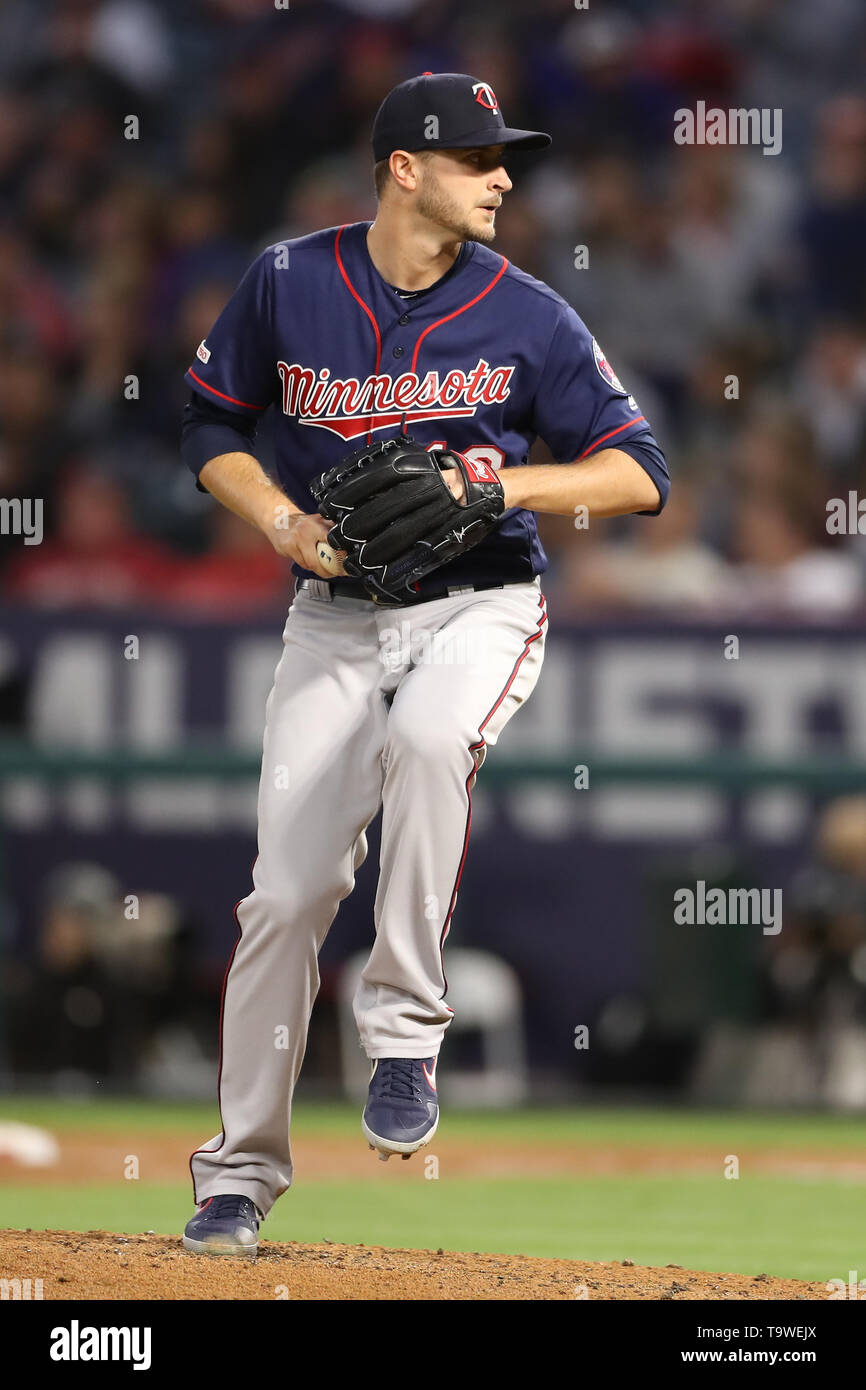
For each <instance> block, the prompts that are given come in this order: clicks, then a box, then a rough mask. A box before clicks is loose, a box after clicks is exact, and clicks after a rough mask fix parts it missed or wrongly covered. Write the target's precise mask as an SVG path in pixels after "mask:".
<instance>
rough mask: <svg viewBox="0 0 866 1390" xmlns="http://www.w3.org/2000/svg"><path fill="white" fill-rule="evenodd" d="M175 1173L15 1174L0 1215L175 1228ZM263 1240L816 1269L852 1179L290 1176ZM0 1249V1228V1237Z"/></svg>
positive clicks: (182, 1210)
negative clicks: (49, 1177) (52, 1177)
mask: <svg viewBox="0 0 866 1390" xmlns="http://www.w3.org/2000/svg"><path fill="white" fill-rule="evenodd" d="M189 1215H190V1193H189V1188H188V1186H187V1185H186V1184H180V1183H177V1184H167V1185H162V1186H157V1185H145V1184H139V1183H131V1182H130V1183H115V1184H111V1185H109V1186H105V1187H90V1188H88V1187H69V1186H57V1187H51V1188H45V1187H42V1186H35V1185H31V1186H28V1185H27V1184H25V1183H20V1184H15V1185H14V1186H13V1187H7V1188H5V1189H4V1190H3V1191H2V1192H0V1227H11V1228H15V1229H21V1228H23V1227H26V1226H31V1227H32V1228H34V1229H63V1230H80V1231H86V1230H96V1229H102V1230H111V1231H117V1232H119V1233H120V1232H137V1231H145V1230H154V1231H158V1232H165V1233H171V1232H180V1230H181V1229H182V1227H183V1224H184V1222H185V1221H186V1220H187V1218H188V1217H189ZM263 1234H264V1235H265V1236H266V1237H267V1238H268V1239H269V1240H299V1241H321V1240H323V1239H328V1240H334V1241H340V1242H348V1243H350V1244H364V1245H385V1246H403V1247H407V1248H410V1249H412V1248H414V1249H434V1250H435V1249H437V1248H438V1247H440V1246H441V1247H442V1248H444V1249H446V1250H478V1251H498V1252H502V1253H505V1254H509V1253H513V1254H528V1255H549V1256H561V1257H563V1258H567V1259H582V1260H622V1259H626V1258H628V1259H630V1260H634V1261H635V1263H637V1264H648V1265H666V1264H669V1263H675V1264H680V1265H683V1266H684V1267H685V1268H687V1269H709V1270H719V1271H722V1272H724V1271H728V1272H738V1273H743V1274H760V1273H766V1274H775V1275H783V1276H784V1275H787V1276H790V1277H797V1278H803V1279H819V1280H821V1281H822V1282H826V1280H828V1279H831V1278H835V1277H840V1278H847V1274H848V1270H849V1269H858V1270H860V1271H861V1272H863V1273H866V1191H864V1189H863V1188H862V1187H856V1186H853V1185H846V1184H842V1183H827V1182H814V1183H810V1182H802V1181H788V1180H785V1181H780V1180H775V1179H769V1178H764V1177H762V1178H753V1179H749V1180H745V1179H742V1178H741V1179H740V1180H739V1181H726V1180H725V1179H724V1178H721V1177H720V1178H718V1179H711V1178H677V1179H671V1178H647V1177H638V1178H636V1177H629V1178H591V1179H587V1180H585V1181H582V1180H574V1179H564V1178H556V1179H544V1180H542V1181H533V1182H529V1181H521V1180H519V1179H511V1178H509V1179H500V1180H496V1181H489V1180H479V1179H475V1178H455V1179H452V1180H445V1179H444V1178H440V1179H439V1180H438V1181H426V1180H425V1179H424V1178H423V1176H421V1173H420V1170H419V1178H418V1182H417V1183H413V1184H409V1183H405V1182H401V1183H399V1184H397V1183H395V1184H394V1185H393V1186H389V1185H388V1184H387V1183H381V1184H380V1183H360V1182H345V1183H343V1182H319V1183H316V1182H304V1183H303V1184H301V1185H299V1186H298V1187H297V1188H295V1189H294V1190H293V1191H292V1192H289V1193H287V1194H286V1195H285V1197H283V1198H282V1199H281V1200H280V1201H279V1202H278V1203H277V1205H276V1207H275V1208H274V1210H273V1212H272V1213H271V1215H270V1217H269V1218H268V1221H267V1224H266V1226H265V1228H264V1232H263ZM0 1249H2V1238H0Z"/></svg>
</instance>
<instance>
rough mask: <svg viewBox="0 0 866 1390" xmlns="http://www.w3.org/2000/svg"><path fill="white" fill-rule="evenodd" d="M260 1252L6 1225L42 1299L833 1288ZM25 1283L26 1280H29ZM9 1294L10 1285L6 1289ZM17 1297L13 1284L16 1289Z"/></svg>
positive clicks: (814, 1295) (374, 1251)
mask: <svg viewBox="0 0 866 1390" xmlns="http://www.w3.org/2000/svg"><path fill="white" fill-rule="evenodd" d="M259 1252H260V1253H259V1257H258V1259H257V1260H256V1261H255V1263H247V1262H245V1261H241V1260H228V1259H208V1258H202V1257H200V1256H196V1255H189V1254H187V1253H186V1251H185V1250H183V1248H182V1247H181V1244H180V1241H179V1239H178V1237H177V1236H159V1235H143V1236H140V1235H132V1236H116V1235H112V1234H111V1233H110V1232H107V1231H87V1232H86V1233H85V1234H79V1233H77V1232H74V1231H4V1232H2V1233H0V1271H2V1276H3V1278H4V1279H6V1280H14V1279H21V1280H30V1281H31V1285H30V1290H31V1294H30V1296H31V1297H32V1296H33V1289H34V1286H33V1284H32V1281H33V1279H34V1278H36V1277H37V1276H38V1277H39V1278H40V1279H41V1280H42V1297H43V1298H45V1299H49V1298H51V1299H55V1298H57V1299H101V1298H105V1299H285V1298H289V1299H302V1300H308V1299H328V1300H335V1299H338V1300H355V1299H361V1300H369V1299H399V1300H400V1301H405V1302H412V1301H415V1300H418V1299H471V1300H488V1299H575V1298H590V1299H592V1298H596V1299H599V1298H600V1299H649V1300H657V1299H664V1300H667V1299H678V1300H683V1301H687V1300H690V1299H697V1300H705V1301H706V1300H718V1299H736V1300H743V1299H748V1300H776V1299H790V1298H794V1299H822V1300H824V1299H826V1297H827V1291H826V1289H825V1288H824V1285H823V1284H818V1283H806V1282H804V1281H802V1280H799V1279H771V1278H769V1277H768V1276H766V1275H762V1274H759V1275H757V1276H750V1275H743V1274H707V1273H700V1272H696V1271H693V1270H686V1269H680V1268H679V1266H677V1265H668V1266H667V1268H666V1269H652V1268H649V1267H646V1266H641V1265H626V1264H622V1263H604V1264H601V1263H598V1264H590V1263H585V1262H583V1261H580V1260H541V1259H534V1258H530V1257H529V1256H525V1255H479V1254H460V1253H455V1252H453V1251H446V1250H436V1251H433V1250H386V1249H384V1248H383V1247H382V1246H378V1245H373V1246H365V1245H332V1244H328V1243H326V1244H322V1245H300V1244H297V1243H295V1242H290V1243H288V1244H277V1243H276V1242H272V1241H267V1240H266V1241H263V1242H262V1244H261V1245H260V1247H259ZM24 1289H25V1290H26V1286H24ZM7 1296H8V1295H7ZM13 1296H14V1295H13Z"/></svg>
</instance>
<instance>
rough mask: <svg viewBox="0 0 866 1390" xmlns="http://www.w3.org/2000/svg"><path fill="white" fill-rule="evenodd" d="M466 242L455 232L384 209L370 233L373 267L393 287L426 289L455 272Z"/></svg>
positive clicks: (369, 246)
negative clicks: (445, 275)
mask: <svg viewBox="0 0 866 1390" xmlns="http://www.w3.org/2000/svg"><path fill="white" fill-rule="evenodd" d="M462 245H463V243H462V241H458V240H456V239H455V237H454V234H453V232H446V231H445V230H444V229H443V228H441V227H435V226H433V225H432V223H430V222H427V221H422V220H418V219H405V218H403V217H402V216H399V215H395V214H394V213H392V212H390V211H389V210H388V209H387V208H383V207H380V208H379V211H378V213H377V215H376V220H375V222H374V223H373V224H372V226H371V227H370V228H369V230H368V232H367V250H368V252H369V254H370V259H371V261H372V262H373V265H374V266H375V267H376V269H377V270H378V272H379V274H380V275H381V276H382V279H383V280H387V282H388V284H389V285H396V286H397V287H398V289H401V290H426V289H427V288H428V287H429V286H430V285H435V284H436V281H437V280H441V279H442V276H443V275H444V274H445V273H446V272H447V271H449V270H450V269H451V267H452V266H453V264H454V262H455V261H456V259H457V257H458V255H459V254H460V248H461V246H462Z"/></svg>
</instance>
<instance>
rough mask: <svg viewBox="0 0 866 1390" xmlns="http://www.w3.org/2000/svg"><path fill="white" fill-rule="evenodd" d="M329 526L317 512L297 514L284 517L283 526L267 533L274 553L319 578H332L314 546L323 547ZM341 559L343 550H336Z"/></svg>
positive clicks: (271, 529) (330, 570)
mask: <svg viewBox="0 0 866 1390" xmlns="http://www.w3.org/2000/svg"><path fill="white" fill-rule="evenodd" d="M332 525H333V523H332V522H330V521H326V520H325V518H324V517H323V516H319V513H318V512H312V513H310V514H307V513H305V512H298V513H297V514H294V513H293V514H292V515H291V516H289V517H288V518H286V522H285V525H282V526H274V527H271V528H270V529H269V531H268V539H269V540H270V542H271V544H272V546H273V547H274V550H276V552H277V554H278V555H285V556H287V557H288V559H290V560H294V561H295V562H296V563H297V564H299V565H301V566H302V568H303V569H305V570H311V571H312V572H313V574H318V575H321V577H322V578H323V579H333V577H334V571H333V570H332V569H328V568H327V567H326V566H325V565H323V564H322V561H321V560H320V558H319V554H318V551H317V550H316V546H317V545H318V544H319V543H320V542H321V541H324V542H325V543H326V544H327V540H328V532H329V531H330V529H331V526H332ZM337 554H338V555H339V556H340V557H341V558H342V557H343V555H344V554H345V552H344V551H342V550H338V551H337Z"/></svg>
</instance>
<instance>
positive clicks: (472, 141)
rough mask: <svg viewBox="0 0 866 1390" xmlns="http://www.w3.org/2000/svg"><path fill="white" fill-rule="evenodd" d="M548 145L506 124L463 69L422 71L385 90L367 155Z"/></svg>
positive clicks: (486, 87) (486, 90) (492, 97)
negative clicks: (484, 146)
mask: <svg viewBox="0 0 866 1390" xmlns="http://www.w3.org/2000/svg"><path fill="white" fill-rule="evenodd" d="M550 143H551V140H550V136H549V135H545V134H544V132H543V131H540V130H515V129H514V128H513V127H512V126H507V125H506V124H505V121H504V120H503V117H502V112H501V111H500V109H499V102H498V101H497V99H496V93H495V92H494V90H493V88H492V87H491V86H490V83H489V82H480V81H479V80H478V79H477V78H475V77H469V76H467V74H466V73H465V72H437V73H432V72H425V73H424V74H423V75H422V76H421V77H410V78H409V80H408V82H401V83H400V85H399V87H394V88H393V90H392V91H390V92H389V93H388V95H387V96H386V98H385V100H384V101H383V102H382V105H381V106H380V107H379V110H378V111H377V112H376V119H375V121H374V122H373V157H374V159H375V161H376V162H377V163H378V162H379V160H380V159H387V158H388V156H389V155H390V154H391V153H392V151H393V150H408V151H410V152H411V151H412V150H430V149H434V150H435V149H446V150H447V149H471V148H473V147H474V146H476V145H511V147H512V148H513V149H521V150H542V149H544V148H545V147H546V146H547V145H549V144H550Z"/></svg>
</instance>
